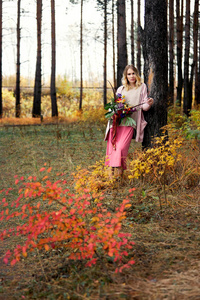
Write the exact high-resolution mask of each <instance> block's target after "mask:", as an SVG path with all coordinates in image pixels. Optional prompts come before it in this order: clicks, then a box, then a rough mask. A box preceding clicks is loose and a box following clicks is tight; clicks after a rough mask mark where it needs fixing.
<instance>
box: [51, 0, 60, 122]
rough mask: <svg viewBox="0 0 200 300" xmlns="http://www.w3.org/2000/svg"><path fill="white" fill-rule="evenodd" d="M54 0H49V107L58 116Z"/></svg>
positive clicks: (53, 114) (54, 115)
mask: <svg viewBox="0 0 200 300" xmlns="http://www.w3.org/2000/svg"><path fill="white" fill-rule="evenodd" d="M55 27H56V26H55V0H51V109H52V117H57V116H58V107H57V99H56V30H55V29H56V28H55Z"/></svg>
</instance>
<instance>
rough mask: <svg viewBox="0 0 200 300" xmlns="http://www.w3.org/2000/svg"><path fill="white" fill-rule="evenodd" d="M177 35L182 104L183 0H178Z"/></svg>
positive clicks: (178, 90) (178, 88) (179, 98)
mask: <svg viewBox="0 0 200 300" xmlns="http://www.w3.org/2000/svg"><path fill="white" fill-rule="evenodd" d="M176 36H177V48H176V52H177V67H178V86H177V97H176V98H177V104H178V105H179V106H181V101H182V87H183V74H182V53H183V50H182V49H183V0H182V1H181V12H180V0H176Z"/></svg>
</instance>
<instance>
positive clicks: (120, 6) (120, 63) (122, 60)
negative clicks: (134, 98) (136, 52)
mask: <svg viewBox="0 0 200 300" xmlns="http://www.w3.org/2000/svg"><path fill="white" fill-rule="evenodd" d="M126 65H127V46H126V7H125V0H119V1H117V85H118V86H120V85H121V80H122V75H123V71H124V68H125V66H126Z"/></svg>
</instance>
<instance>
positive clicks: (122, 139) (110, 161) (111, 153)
mask: <svg viewBox="0 0 200 300" xmlns="http://www.w3.org/2000/svg"><path fill="white" fill-rule="evenodd" d="M112 130H113V129H112V128H110V130H109V133H108V140H107V149H106V161H105V165H106V166H110V167H122V168H123V169H126V168H127V167H126V158H127V155H128V149H129V146H130V143H131V139H132V137H133V132H134V129H133V127H129V126H118V127H117V139H116V150H114V149H113V145H112V142H111V140H112Z"/></svg>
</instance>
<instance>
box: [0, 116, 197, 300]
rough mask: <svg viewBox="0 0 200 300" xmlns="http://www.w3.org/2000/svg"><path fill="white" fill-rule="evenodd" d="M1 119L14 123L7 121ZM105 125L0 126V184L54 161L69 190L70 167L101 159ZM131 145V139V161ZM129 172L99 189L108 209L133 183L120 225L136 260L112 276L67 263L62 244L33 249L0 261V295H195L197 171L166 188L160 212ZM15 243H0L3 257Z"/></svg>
mask: <svg viewBox="0 0 200 300" xmlns="http://www.w3.org/2000/svg"><path fill="white" fill-rule="evenodd" d="M19 122H20V121H19ZM23 122H24V119H23ZM34 122H36V120H34ZM44 122H46V121H44ZM6 124H10V125H11V120H10V123H9V122H8V120H7V123H6ZM23 124H25V123H23ZM27 124H28V120H27ZM36 124H37V123H36ZM38 124H40V120H38ZM18 125H19V124H18ZM20 125H21V124H20ZM104 131H105V124H101V123H97V124H95V123H94V124H93V126H92V128H91V124H89V125H88V123H87V122H81V123H73V122H64V121H63V122H58V123H56V126H55V125H44V126H43V124H42V125H41V126H16V127H12V126H8V127H1V128H0V151H1V157H0V167H1V173H0V190H1V189H2V188H3V187H6V188H8V187H10V186H12V185H13V176H14V175H16V174H18V175H25V176H28V175H36V176H39V169H40V167H41V166H43V164H44V163H47V164H48V166H52V175H51V176H52V178H54V179H56V178H57V177H56V176H57V175H56V174H57V173H58V172H59V173H60V172H64V173H65V177H66V179H67V181H68V186H69V187H70V188H73V184H74V181H73V176H72V175H71V173H72V172H74V171H76V167H77V166H78V165H81V167H82V168H83V167H85V168H87V167H88V166H90V165H93V164H94V163H95V162H96V161H99V160H100V159H102V158H103V157H104V155H105V146H106V144H105V142H104V141H103V137H104ZM135 147H136V146H135V145H134V143H133V144H132V145H131V149H130V154H129V160H131V158H132V157H133V156H134V151H135ZM137 147H138V148H139V147H140V145H137ZM187 151H188V152H187V154H188V156H187V162H188V163H190V165H191V168H192V167H193V169H194V168H195V167H197V165H198V164H199V151H198V148H193V150H192V152H190V151H191V148H190V147H188V149H187ZM194 157H195V159H194ZM186 165H187V164H186ZM128 175H129V172H128V171H127V172H126V173H125V179H124V182H123V184H122V185H120V184H118V183H117V182H116V183H115V184H114V185H113V186H111V187H110V188H109V187H106V188H105V190H104V193H105V206H106V207H107V208H108V209H110V211H112V210H113V209H114V208H115V207H116V206H117V205H118V204H119V203H120V202H121V201H122V200H123V199H124V198H125V197H126V196H128V195H129V192H128V190H129V189H130V188H133V187H135V188H136V191H135V192H134V193H133V196H132V197H131V204H132V206H131V207H130V208H129V210H128V211H127V219H126V220H125V222H124V228H123V230H124V231H127V232H130V233H132V235H133V240H134V241H135V246H134V251H133V253H131V255H132V256H134V259H135V261H136V263H135V265H134V266H133V268H132V269H131V270H127V271H124V273H123V274H122V275H119V274H118V275H116V274H114V270H113V266H112V264H111V263H107V270H105V268H104V266H103V264H101V263H100V264H97V265H96V266H95V267H93V268H91V269H86V268H85V266H84V264H83V263H82V262H76V263H72V262H68V261H67V259H66V258H65V252H64V251H63V249H59V250H58V251H54V250H52V251H50V252H36V253H31V254H30V256H29V257H28V258H27V259H25V260H23V261H22V262H20V263H19V264H18V265H16V266H15V267H13V268H11V267H10V266H5V265H4V264H3V263H2V260H1V262H0V299H6V300H7V299H108V300H111V299H113V300H117V299H142V300H143V299H152V300H154V299H155V300H158V299H169V300H172V299H180V300H181V299H199V297H200V284H199V282H200V280H199V279H200V278H199V277H200V276H199V267H200V264H199V258H200V250H199V249H200V248H199V245H200V236H199V232H200V217H199V205H200V198H199V194H200V193H199V187H200V186H199V177H198V176H199V174H198V172H197V174H196V176H197V177H195V178H193V175H194V174H193V172H192V173H191V174H189V173H188V174H187V176H185V177H184V176H183V175H182V177H181V178H182V182H183V184H179V185H177V186H176V188H175V189H172V190H168V193H167V202H166V201H165V199H164V197H163V196H161V201H162V211H161V210H160V202H159V197H158V194H157V192H158V191H157V187H156V186H155V185H153V184H149V183H147V182H146V183H145V182H144V181H139V180H135V181H134V182H130V181H129V179H128ZM15 193H16V191H15V190H14V191H13V197H15V195H16V194H15ZM19 222H20V221H19ZM2 225H3V224H0V227H1V228H2ZM13 225H14V224H13ZM16 243H19V240H16V238H11V239H7V240H5V241H4V242H3V243H2V242H1V244H0V257H1V259H2V257H3V254H4V253H5V251H6V250H7V249H9V248H10V247H12V246H13V245H14V244H16Z"/></svg>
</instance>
